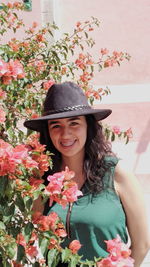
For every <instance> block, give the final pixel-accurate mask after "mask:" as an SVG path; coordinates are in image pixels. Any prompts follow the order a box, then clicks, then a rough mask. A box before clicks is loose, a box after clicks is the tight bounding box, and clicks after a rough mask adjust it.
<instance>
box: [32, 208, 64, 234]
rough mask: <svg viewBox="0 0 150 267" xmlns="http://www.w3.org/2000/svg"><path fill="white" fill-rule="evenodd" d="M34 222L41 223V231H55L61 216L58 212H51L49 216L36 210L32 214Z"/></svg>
mask: <svg viewBox="0 0 150 267" xmlns="http://www.w3.org/2000/svg"><path fill="white" fill-rule="evenodd" d="M32 220H33V223H35V224H38V225H39V229H40V230H41V231H48V230H52V231H55V230H56V228H57V223H58V220H59V217H58V215H57V213H56V212H51V213H50V214H49V215H48V216H44V215H42V214H41V213H40V212H35V213H34V214H33V215H32Z"/></svg>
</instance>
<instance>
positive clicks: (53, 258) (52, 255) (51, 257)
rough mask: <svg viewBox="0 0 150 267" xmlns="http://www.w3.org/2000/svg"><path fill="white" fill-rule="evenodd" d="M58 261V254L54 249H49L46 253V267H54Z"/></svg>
mask: <svg viewBox="0 0 150 267" xmlns="http://www.w3.org/2000/svg"><path fill="white" fill-rule="evenodd" d="M59 260H60V256H59V252H58V250H56V249H51V250H49V252H48V267H56V266H57V264H58V262H59Z"/></svg>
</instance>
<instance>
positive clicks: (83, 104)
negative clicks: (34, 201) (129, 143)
mask: <svg viewBox="0 0 150 267" xmlns="http://www.w3.org/2000/svg"><path fill="white" fill-rule="evenodd" d="M110 114H111V110H109V109H92V108H91V106H89V105H88V102H87V99H86V97H85V95H84V93H83V91H82V90H81V89H80V87H79V86H78V85H76V84H74V83H72V82H65V83H62V84H54V85H53V86H52V87H51V88H50V89H49V91H48V94H47V96H46V99H45V102H44V112H43V116H42V117H40V118H38V119H33V120H29V121H26V122H25V126H26V127H27V128H29V129H31V130H35V131H39V132H40V140H41V143H42V144H46V146H47V149H48V150H49V151H50V152H52V153H54V157H53V170H52V173H54V172H58V171H62V170H64V168H65V166H68V167H69V169H70V170H72V171H74V172H75V177H74V180H75V182H76V183H77V185H78V188H79V189H80V190H81V191H82V192H83V196H82V197H80V198H79V199H78V201H77V202H75V203H74V205H73V206H72V207H71V208H70V207H67V208H66V209H62V208H61V206H60V205H58V204H57V203H55V204H54V205H53V207H52V208H51V209H50V210H48V211H46V212H51V211H55V212H57V213H58V215H59V216H60V217H61V218H62V220H63V222H64V223H65V224H66V230H67V234H68V235H67V238H66V239H65V242H64V246H67V245H68V244H69V243H70V242H71V241H72V240H74V239H78V240H79V241H80V243H81V244H82V247H81V249H80V250H79V254H80V255H83V257H82V259H83V260H85V259H89V260H93V258H94V257H100V256H101V257H106V256H107V252H106V244H105V242H104V240H109V239H113V238H116V235H117V234H119V235H120V237H121V239H122V241H123V242H124V243H127V242H128V234H127V232H128V233H129V237H130V241H131V250H132V255H131V256H132V257H133V258H134V260H135V267H140V264H141V263H142V261H143V259H144V257H145V255H146V253H147V251H148V249H149V246H150V239H149V237H148V225H147V220H146V212H145V207H144V200H143V196H142V193H141V190H140V186H139V184H138V182H137V180H136V178H135V177H134V175H133V174H132V173H129V172H128V171H127V170H123V169H122V168H121V167H120V163H119V160H118V159H117V157H116V156H115V155H114V154H113V152H112V150H111V146H110V144H109V143H108V142H107V141H106V140H105V137H104V135H103V132H102V125H101V124H100V123H98V121H101V120H103V119H105V118H106V117H107V116H109V115H110ZM49 173H50V171H49ZM46 175H47V174H46ZM60 266H62V265H60Z"/></svg>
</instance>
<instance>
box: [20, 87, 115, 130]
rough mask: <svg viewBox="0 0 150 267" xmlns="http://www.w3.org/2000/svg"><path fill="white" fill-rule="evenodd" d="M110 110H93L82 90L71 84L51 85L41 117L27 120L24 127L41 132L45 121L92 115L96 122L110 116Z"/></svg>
mask: <svg viewBox="0 0 150 267" xmlns="http://www.w3.org/2000/svg"><path fill="white" fill-rule="evenodd" d="M111 112H112V111H111V110H110V109H94V108H92V107H91V106H90V105H89V104H88V101H87V98H86V96H85V94H84V93H83V90H82V89H81V88H80V87H79V86H78V85H77V84H75V83H73V82H64V83H60V84H53V85H52V87H51V88H50V89H49V91H48V93H47V96H46V99H45V102H44V112H43V116H42V117H39V118H36V119H32V120H27V121H25V122H24V126H25V127H27V128H29V129H31V130H34V131H38V132H41V131H42V129H43V125H44V124H45V122H46V121H47V120H52V119H61V118H69V117H76V116H85V115H89V114H92V115H93V116H94V117H95V118H96V120H97V121H99V120H103V119H105V118H106V117H108V116H109V115H110V114H111Z"/></svg>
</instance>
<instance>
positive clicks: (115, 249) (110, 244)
mask: <svg viewBox="0 0 150 267" xmlns="http://www.w3.org/2000/svg"><path fill="white" fill-rule="evenodd" d="M105 242H106V244H107V251H108V252H109V256H108V257H107V258H106V259H103V260H102V261H101V262H100V264H99V265H98V267H105V266H111V264H112V266H116V267H133V266H134V260H133V259H132V258H131V257H130V254H131V250H130V249H129V248H128V246H127V245H126V244H125V243H123V242H122V241H121V238H120V236H119V235H117V237H116V238H114V239H112V240H108V241H105ZM106 263H109V264H110V265H106ZM101 264H103V265H101Z"/></svg>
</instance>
